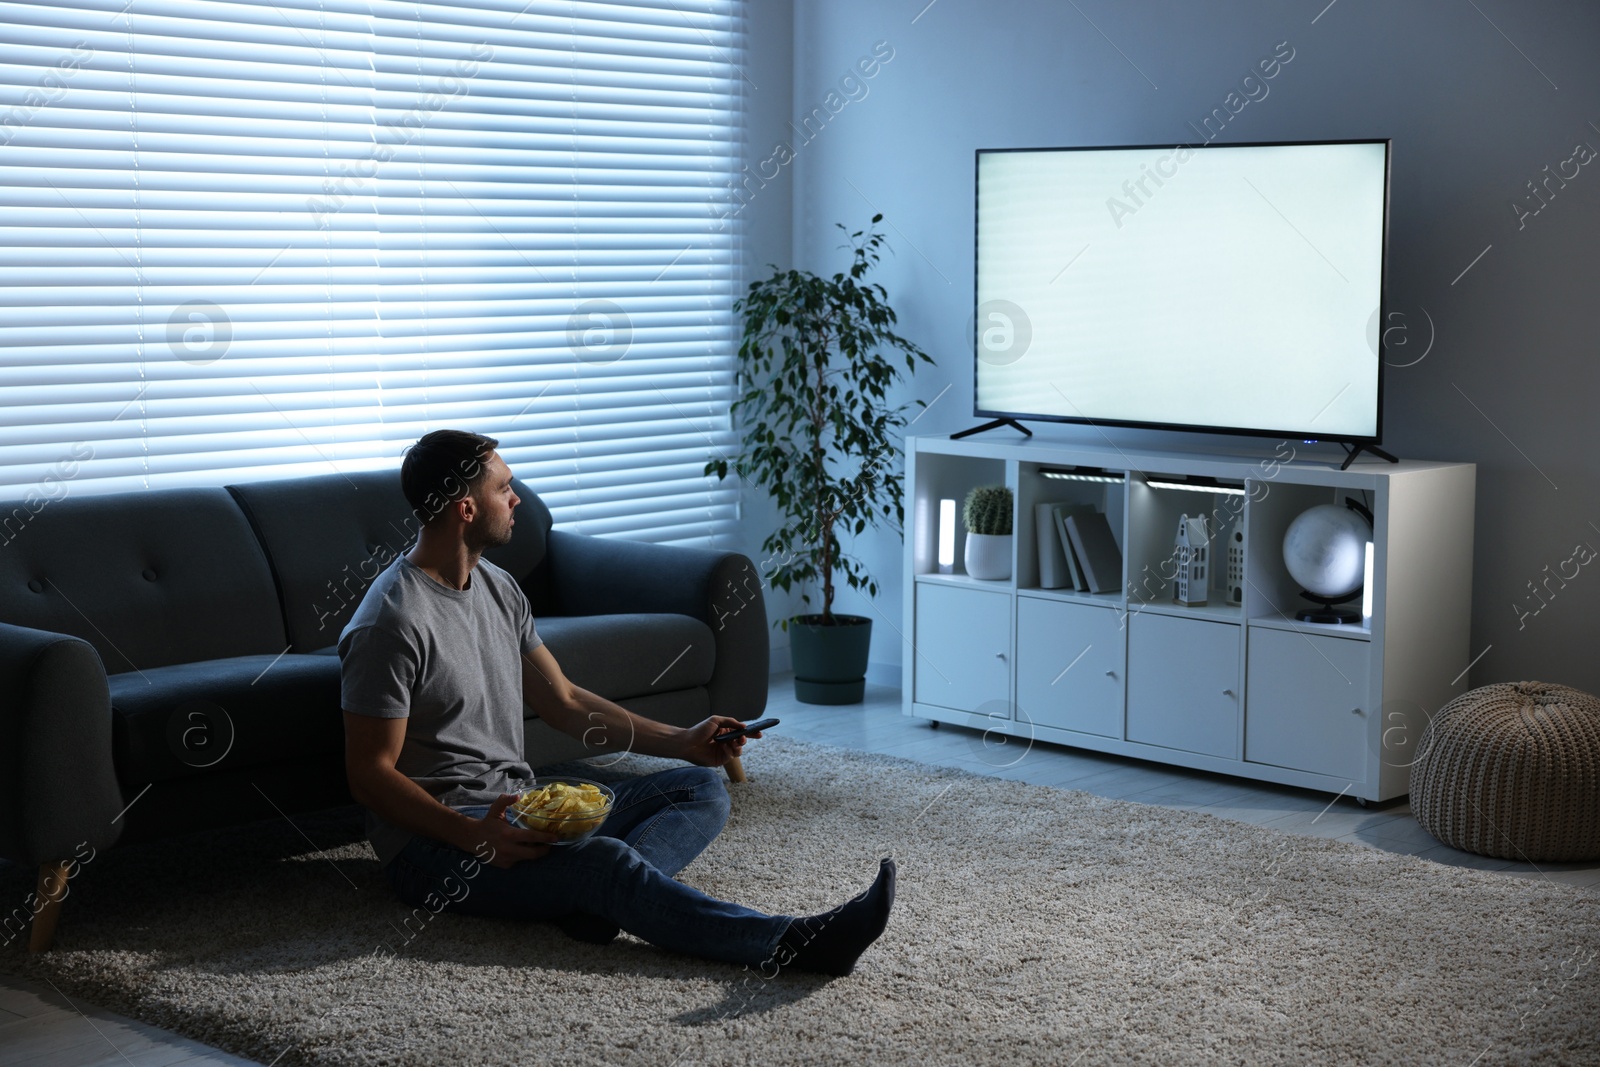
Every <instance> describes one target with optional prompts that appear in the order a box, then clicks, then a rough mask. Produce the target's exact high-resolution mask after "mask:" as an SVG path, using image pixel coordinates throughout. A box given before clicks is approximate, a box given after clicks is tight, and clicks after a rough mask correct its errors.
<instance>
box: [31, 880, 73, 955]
mask: <svg viewBox="0 0 1600 1067" xmlns="http://www.w3.org/2000/svg"><path fill="white" fill-rule="evenodd" d="M67 868H68V864H67V863H65V862H62V863H45V864H41V865H40V867H39V886H38V890H37V893H38V897H37V899H38V901H39V910H38V911H37V912H35V913H34V916H33V929H32V930H31V931H30V932H29V934H28V951H29V952H45V951H48V950H49V948H50V945H51V943H52V942H54V941H55V939H56V921H57V920H58V919H60V918H61V902H62V901H64V900H66V899H67Z"/></svg>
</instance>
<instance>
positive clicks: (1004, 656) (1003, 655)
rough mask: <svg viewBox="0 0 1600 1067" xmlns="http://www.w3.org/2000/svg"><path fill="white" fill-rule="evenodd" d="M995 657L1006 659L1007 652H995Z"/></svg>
mask: <svg viewBox="0 0 1600 1067" xmlns="http://www.w3.org/2000/svg"><path fill="white" fill-rule="evenodd" d="M994 658H995V659H1005V658H1006V654H1005V653H1004V652H996V653H995V654H994Z"/></svg>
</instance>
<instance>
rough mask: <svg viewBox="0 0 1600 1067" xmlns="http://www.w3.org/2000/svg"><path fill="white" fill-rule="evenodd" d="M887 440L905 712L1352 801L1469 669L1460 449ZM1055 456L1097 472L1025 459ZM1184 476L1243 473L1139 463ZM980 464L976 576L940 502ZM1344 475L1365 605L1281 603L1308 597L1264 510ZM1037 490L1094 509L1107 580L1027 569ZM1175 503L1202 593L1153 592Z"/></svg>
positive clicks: (1286, 515) (1467, 481)
mask: <svg viewBox="0 0 1600 1067" xmlns="http://www.w3.org/2000/svg"><path fill="white" fill-rule="evenodd" d="M907 444H908V447H907V449H906V485H907V487H908V490H909V491H908V493H907V500H906V519H905V523H906V525H905V529H906V552H905V585H904V589H905V615H904V618H905V620H906V623H907V636H908V637H909V638H910V642H909V643H910V647H909V648H908V649H907V650H906V652H905V659H904V689H903V692H904V694H905V698H904V699H905V706H904V710H905V714H907V715H910V716H914V717H916V718H922V719H931V720H933V721H934V722H935V723H940V722H945V723H952V724H959V725H962V726H967V727H971V728H974V729H978V730H983V731H986V732H990V733H991V734H998V735H1002V736H1003V737H1004V738H1010V737H1015V738H1018V739H1023V740H1024V741H1025V742H1033V741H1047V742H1053V743H1056V744H1062V745H1071V746H1074V747H1077V748H1086V749H1093V750H1096V751H1100V752H1112V753H1117V754H1120V755H1125V756H1135V757H1139V758H1141V759H1147V760H1155V761H1158V762H1162V763H1169V764H1178V765H1181V766H1185V767H1194V768H1200V769H1203V770H1208V771H1218V772H1222V773H1225V774H1235V775H1240V776H1243V777H1246V778H1254V779H1259V780H1263V781H1270V782H1279V783H1283V784H1286V785H1294V786H1302V787H1305V788H1310V789H1319V790H1327V791H1329V792H1331V793H1335V794H1341V795H1345V796H1350V797H1354V798H1357V799H1358V800H1360V801H1362V802H1365V801H1368V800H1374V801H1381V800H1389V799H1392V798H1394V797H1398V796H1402V795H1404V794H1405V793H1406V792H1407V790H1408V788H1409V785H1408V780H1409V773H1410V764H1411V762H1412V759H1413V758H1414V749H1415V746H1416V743H1417V741H1418V740H1419V739H1420V737H1421V735H1422V730H1423V729H1424V727H1426V725H1427V723H1428V721H1429V719H1430V718H1431V716H1432V715H1433V713H1434V712H1435V711H1436V710H1438V708H1440V707H1441V706H1442V705H1443V704H1445V703H1446V702H1447V701H1448V700H1450V699H1451V698H1452V697H1454V696H1456V695H1458V694H1460V693H1462V692H1464V691H1466V689H1467V686H1468V682H1467V668H1468V665H1469V662H1470V660H1471V652H1470V650H1469V648H1468V635H1469V628H1470V615H1471V605H1472V525H1473V496H1474V486H1475V477H1476V470H1475V468H1474V467H1473V466H1472V465H1471V464H1464V463H1433V462H1415V461H1409V462H1402V463H1399V464H1391V463H1386V462H1379V461H1376V460H1373V461H1366V462H1358V463H1356V464H1354V465H1353V466H1352V467H1351V468H1350V469H1349V470H1346V471H1341V470H1339V469H1338V465H1337V463H1331V462H1328V461H1327V460H1326V459H1325V458H1324V457H1317V458H1315V459H1308V458H1307V457H1305V456H1301V455H1296V454H1295V452H1294V447H1295V446H1294V445H1292V444H1291V443H1289V442H1283V443H1279V444H1276V445H1273V444H1264V445H1263V446H1262V447H1261V449H1260V450H1259V451H1258V452H1257V453H1256V454H1255V455H1249V454H1213V453H1207V454H1200V453H1189V452H1157V451H1145V450H1135V449H1126V450H1124V449H1118V448H1115V447H1111V446H1106V447H1099V446H1086V445H1076V444H1062V443H1052V442H1048V441H1041V440H1038V439H1028V440H1024V441H1019V442H1009V441H1007V442H995V441H976V440H963V441H952V440H950V439H949V438H947V437H914V438H911V439H910V440H909V441H908V443H907ZM1302 447H1303V446H1302ZM1064 469H1070V470H1069V471H1068V472H1069V473H1078V474H1085V473H1087V474H1089V475H1090V476H1091V477H1098V478H1100V479H1103V480H1058V479H1054V478H1048V477H1046V476H1045V474H1044V473H1041V472H1043V471H1058V472H1059V471H1062V470H1064ZM1193 478H1199V479H1210V480H1212V481H1214V482H1215V483H1217V484H1218V485H1219V486H1222V487H1225V488H1226V487H1233V488H1236V489H1243V490H1244V494H1243V495H1237V494H1232V495H1229V494H1222V493H1214V492H1209V491H1195V490H1193V489H1160V488H1154V487H1152V486H1151V485H1150V484H1149V482H1150V481H1152V480H1155V481H1162V480H1179V481H1186V480H1190V479H1193ZM999 484H1004V485H1008V486H1010V487H1011V489H1012V491H1013V492H1014V493H1015V495H1016V503H1017V508H1016V516H1015V523H1014V531H1015V535H1014V538H1013V550H1014V555H1013V559H1012V577H1011V579H1010V580H1005V581H983V580H979V579H975V578H971V577H969V576H968V575H967V574H966V573H965V572H964V569H963V567H962V563H961V559H962V550H963V548H964V544H965V537H966V532H965V529H964V528H963V527H962V526H961V520H960V506H961V502H962V500H964V499H965V497H966V494H967V491H968V490H969V489H971V488H972V487H974V486H977V485H999ZM1347 497H1353V498H1355V499H1357V500H1360V501H1361V502H1362V503H1363V504H1365V505H1366V506H1367V507H1368V508H1370V509H1371V511H1372V515H1373V553H1372V558H1373V567H1372V582H1371V588H1370V593H1371V615H1370V617H1364V618H1363V621H1362V622H1361V623H1360V624H1359V625H1352V624H1318V623H1305V622H1299V621H1296V619H1295V617H1294V615H1295V612H1296V611H1297V610H1298V609H1299V608H1300V607H1303V606H1307V604H1306V602H1305V601H1303V600H1302V599H1301V598H1300V596H1299V586H1298V584H1297V583H1295V582H1294V580H1293V579H1292V578H1290V576H1289V573H1288V570H1287V568H1286V567H1285V565H1284V562H1283V551H1282V545H1283V535H1284V531H1285V530H1286V529H1287V528H1288V526H1289V523H1290V522H1291V521H1292V520H1293V519H1294V518H1295V517H1296V516H1298V515H1299V514H1300V513H1301V512H1302V511H1304V510H1305V509H1306V508H1309V507H1312V506H1313V505H1316V504H1343V502H1344V501H1345V499H1346V498H1347ZM944 499H954V500H955V501H956V511H957V518H956V521H955V527H956V537H955V562H954V566H953V568H952V570H951V572H949V573H944V572H941V569H940V566H939V561H938V544H939V536H938V532H939V531H938V528H937V527H938V523H939V512H940V508H939V502H940V501H941V500H944ZM1050 501H1062V502H1076V503H1091V504H1094V505H1095V506H1096V508H1097V509H1098V510H1101V511H1104V512H1105V513H1106V517H1107V519H1108V521H1109V523H1110V526H1111V529H1112V533H1113V534H1114V536H1115V537H1116V540H1117V544H1118V547H1119V548H1120V549H1121V550H1122V558H1123V575H1122V588H1121V590H1120V591H1118V592H1112V593H1102V594H1090V593H1082V592H1074V591H1072V590H1070V589H1043V588H1040V586H1039V559H1038V547H1037V544H1036V541H1035V534H1034V529H1035V527H1034V505H1035V504H1037V503H1040V502H1050ZM1183 514H1189V515H1191V516H1193V515H1195V514H1205V515H1207V516H1208V518H1209V521H1210V522H1211V533H1212V551H1211V553H1210V554H1211V558H1212V566H1211V571H1212V582H1211V584H1212V589H1213V591H1212V593H1211V595H1210V597H1209V599H1208V602H1207V604H1206V605H1205V606H1203V607H1184V606H1180V605H1179V604H1177V603H1175V602H1174V600H1173V595H1172V582H1171V580H1170V579H1171V577H1172V576H1173V564H1172V561H1173V558H1174V548H1173V539H1174V535H1175V534H1176V532H1177V528H1178V521H1179V516H1180V515H1183ZM1238 515H1242V516H1243V520H1244V530H1245V531H1246V543H1245V553H1246V558H1245V583H1244V589H1243V596H1242V601H1241V603H1239V604H1237V605H1232V604H1229V603H1227V596H1226V593H1225V591H1224V590H1223V588H1222V581H1223V579H1224V578H1225V576H1226V570H1227V548H1226V545H1225V543H1224V542H1225V538H1226V536H1227V534H1228V533H1229V531H1230V529H1231V526H1232V522H1233V518H1234V517H1235V516H1238ZM1009 745H1016V742H1010V743H1009ZM1006 751H1009V752H1011V753H1013V754H1016V753H1020V752H1021V751H1022V749H1021V748H1020V747H1008V748H1007V749H1006Z"/></svg>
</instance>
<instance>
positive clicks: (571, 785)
mask: <svg viewBox="0 0 1600 1067" xmlns="http://www.w3.org/2000/svg"><path fill="white" fill-rule="evenodd" d="M513 786H514V787H515V788H516V789H517V790H518V793H517V799H516V801H515V802H514V803H512V804H511V805H510V806H509V807H507V808H506V818H507V819H508V820H509V821H510V822H511V823H512V824H513V825H515V826H520V827H522V828H523V829H524V830H542V831H544V832H545V833H550V834H554V835H555V836H556V837H557V838H558V839H559V840H557V841H556V842H554V843H555V844H558V845H570V844H572V843H573V842H575V841H583V840H585V839H587V838H589V837H592V836H594V833H595V831H596V830H598V829H600V824H601V823H603V822H605V821H606V816H608V815H610V814H611V805H612V804H613V803H615V801H616V794H615V793H613V792H612V791H611V789H610V787H609V786H604V785H601V784H600V783H599V782H591V781H589V780H588V779H587V778H537V779H524V780H522V781H519V782H515V783H513Z"/></svg>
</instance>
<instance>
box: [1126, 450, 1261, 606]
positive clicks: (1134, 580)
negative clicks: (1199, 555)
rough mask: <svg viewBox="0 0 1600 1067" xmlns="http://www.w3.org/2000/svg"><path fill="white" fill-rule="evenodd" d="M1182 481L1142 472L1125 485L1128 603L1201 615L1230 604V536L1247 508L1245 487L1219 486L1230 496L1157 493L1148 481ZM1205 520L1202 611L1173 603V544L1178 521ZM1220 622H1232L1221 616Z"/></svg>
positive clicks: (1175, 491) (1200, 491)
mask: <svg viewBox="0 0 1600 1067" xmlns="http://www.w3.org/2000/svg"><path fill="white" fill-rule="evenodd" d="M1184 481H1186V479H1185V477H1184V476H1181V475H1169V474H1161V473H1157V472H1153V471H1152V472H1146V473H1145V474H1144V476H1143V477H1142V478H1141V477H1134V478H1130V479H1129V482H1128V534H1127V536H1128V543H1129V544H1130V545H1132V550H1131V551H1130V552H1129V553H1128V559H1127V561H1126V566H1127V575H1128V579H1127V587H1128V602H1129V604H1130V605H1131V604H1148V605H1150V606H1151V607H1156V606H1158V605H1163V604H1164V605H1170V606H1171V607H1173V608H1176V609H1178V610H1180V611H1184V612H1188V611H1204V610H1206V608H1212V607H1221V608H1228V607H1232V608H1233V609H1234V613H1235V614H1236V613H1237V612H1238V611H1239V605H1230V604H1229V602H1228V589H1227V576H1228V536H1229V534H1230V533H1231V532H1232V529H1233V525H1234V522H1235V521H1236V520H1239V519H1241V518H1242V517H1243V516H1244V514H1245V511H1246V510H1247V508H1248V503H1247V500H1248V498H1247V497H1246V496H1245V495H1244V483H1243V481H1242V480H1241V481H1240V482H1239V483H1238V484H1234V483H1231V482H1228V483H1223V485H1224V487H1225V488H1227V489H1231V490H1235V491H1233V492H1222V491H1215V492H1208V491H1205V489H1204V488H1201V489H1198V490H1197V489H1193V488H1191V489H1161V488H1156V487H1155V486H1154V485H1152V484H1151V483H1152V482H1167V483H1182V482H1184ZM1184 515H1188V516H1189V517H1190V518H1193V517H1195V516H1196V515H1199V516H1203V517H1204V518H1205V520H1206V526H1207V534H1208V540H1207V558H1208V566H1209V569H1210V573H1209V575H1208V578H1207V583H1206V585H1207V594H1206V604H1205V607H1204V608H1189V607H1185V606H1184V605H1181V604H1178V603H1177V602H1176V601H1175V600H1174V599H1173V593H1174V587H1175V579H1176V578H1177V574H1178V556H1177V549H1176V546H1175V539H1176V536H1177V533H1178V520H1179V518H1180V517H1181V516H1184ZM1224 617H1227V618H1230V619H1231V618H1233V614H1228V613H1225V614H1224Z"/></svg>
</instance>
